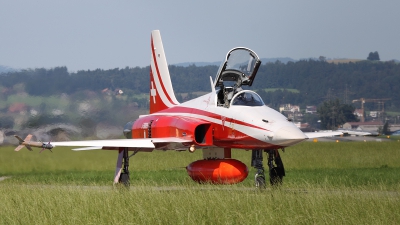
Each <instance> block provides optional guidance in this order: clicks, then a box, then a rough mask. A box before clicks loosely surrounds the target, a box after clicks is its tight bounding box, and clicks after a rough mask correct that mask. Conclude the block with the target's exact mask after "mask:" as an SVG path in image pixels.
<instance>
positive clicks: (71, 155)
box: [0, 141, 400, 224]
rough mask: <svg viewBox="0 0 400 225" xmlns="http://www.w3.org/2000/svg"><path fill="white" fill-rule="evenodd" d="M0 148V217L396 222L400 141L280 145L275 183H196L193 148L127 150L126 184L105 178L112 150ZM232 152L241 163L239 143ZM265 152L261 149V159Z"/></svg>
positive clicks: (19, 220)
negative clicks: (279, 179) (191, 173)
mask: <svg viewBox="0 0 400 225" xmlns="http://www.w3.org/2000/svg"><path fill="white" fill-rule="evenodd" d="M53 151H54V153H51V152H49V151H45V152H43V153H41V154H39V153H38V150H36V152H28V151H27V150H26V149H22V150H21V151H20V152H14V151H13V147H3V148H0V176H9V177H10V178H8V179H6V180H4V181H1V182H0V207H1V209H2V210H0V224H32V223H36V224H72V223H78V224H123V223H128V224H399V223H400V211H399V210H398V209H399V207H400V176H399V174H400V142H397V141H392V142H380V143H379V142H366V143H364V142H339V143H323V142H318V143H313V142H305V143H302V144H299V145H297V146H294V147H291V148H287V149H286V151H285V153H281V156H282V159H283V161H284V164H285V169H286V177H285V178H284V184H283V185H282V186H281V187H280V188H277V189H271V188H267V189H266V190H264V191H258V190H256V189H255V188H254V187H253V177H254V170H253V169H251V171H250V173H249V176H248V178H247V179H246V180H245V181H244V182H242V183H240V184H236V185H223V186H217V185H200V184H197V183H194V182H193V181H191V180H190V178H189V177H188V176H187V174H186V171H185V168H184V167H185V166H187V165H188V164H189V163H190V162H192V161H195V160H197V159H199V158H201V151H196V152H195V153H194V154H190V153H188V152H173V151H166V152H163V151H154V152H153V153H138V154H137V155H135V156H134V157H132V158H131V161H130V162H131V167H130V169H131V174H132V180H131V188H130V189H129V190H126V189H124V188H118V187H113V186H112V179H113V175H114V167H115V161H116V157H117V153H116V152H114V151H85V152H73V151H69V150H68V149H67V148H56V149H54V150H53ZM232 156H233V157H234V158H237V159H239V160H241V161H242V162H244V163H246V164H247V165H248V166H249V168H250V165H249V163H250V156H251V153H250V152H248V151H241V150H235V151H233V152H232ZM264 159H266V157H265V158H264Z"/></svg>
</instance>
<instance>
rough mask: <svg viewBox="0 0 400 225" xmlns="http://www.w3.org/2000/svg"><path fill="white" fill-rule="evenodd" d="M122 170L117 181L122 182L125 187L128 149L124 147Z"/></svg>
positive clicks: (127, 183)
mask: <svg viewBox="0 0 400 225" xmlns="http://www.w3.org/2000/svg"><path fill="white" fill-rule="evenodd" d="M122 154H123V165H124V167H123V172H122V173H121V176H120V177H119V180H118V183H121V184H123V185H124V186H125V187H129V185H130V183H129V155H128V149H127V148H125V149H124V150H123V153H122Z"/></svg>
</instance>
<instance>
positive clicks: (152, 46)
mask: <svg viewBox="0 0 400 225" xmlns="http://www.w3.org/2000/svg"><path fill="white" fill-rule="evenodd" d="M151 52H152V55H153V61H154V66H155V67H156V72H157V77H158V80H159V81H160V84H161V88H162V91H163V92H164V94H165V96H166V97H167V99H168V101H169V102H170V103H171V104H172V105H176V104H175V103H174V102H173V101H172V98H171V96H170V95H169V93H168V92H167V91H166V89H165V86H164V83H163V80H162V79H161V75H160V71H159V69H158V63H157V58H156V53H155V51H154V43H153V36H152V37H151ZM154 85H155V84H154ZM155 88H156V87H155ZM160 98H161V97H160Z"/></svg>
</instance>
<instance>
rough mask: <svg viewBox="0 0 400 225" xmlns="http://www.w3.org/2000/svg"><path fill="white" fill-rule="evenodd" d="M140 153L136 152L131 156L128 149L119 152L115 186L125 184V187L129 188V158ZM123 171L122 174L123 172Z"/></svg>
mask: <svg viewBox="0 0 400 225" xmlns="http://www.w3.org/2000/svg"><path fill="white" fill-rule="evenodd" d="M136 153H138V151H137V150H135V151H134V152H133V153H132V155H129V152H128V148H124V149H123V150H120V151H119V155H118V160H117V168H116V169H115V177H114V184H117V183H119V184H123V185H124V186H125V187H129V185H130V182H129V180H130V179H129V158H130V157H132V156H134V155H135V154H136ZM121 170H122V172H121Z"/></svg>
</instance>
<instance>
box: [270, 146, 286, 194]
mask: <svg viewBox="0 0 400 225" xmlns="http://www.w3.org/2000/svg"><path fill="white" fill-rule="evenodd" d="M266 152H267V153H268V168H269V182H270V184H271V185H272V186H276V185H280V184H282V179H283V177H284V176H285V168H284V167H283V162H282V159H281V156H280V155H279V151H278V149H270V150H266Z"/></svg>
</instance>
